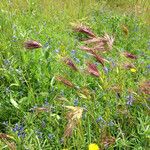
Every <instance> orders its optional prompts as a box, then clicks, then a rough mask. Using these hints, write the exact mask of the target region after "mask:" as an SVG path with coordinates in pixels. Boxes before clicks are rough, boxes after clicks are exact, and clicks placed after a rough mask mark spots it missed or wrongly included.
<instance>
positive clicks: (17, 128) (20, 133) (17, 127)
mask: <svg viewBox="0 0 150 150" xmlns="http://www.w3.org/2000/svg"><path fill="white" fill-rule="evenodd" d="M12 130H13V132H16V133H17V135H18V137H21V138H24V137H25V131H24V126H23V125H21V124H18V123H16V124H15V126H14V128H12Z"/></svg>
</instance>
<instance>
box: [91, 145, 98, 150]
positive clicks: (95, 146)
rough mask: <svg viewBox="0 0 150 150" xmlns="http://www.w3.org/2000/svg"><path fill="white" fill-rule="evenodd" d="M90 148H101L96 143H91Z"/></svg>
mask: <svg viewBox="0 0 150 150" xmlns="http://www.w3.org/2000/svg"><path fill="white" fill-rule="evenodd" d="M89 150H99V147H98V145H97V144H95V143H91V144H89Z"/></svg>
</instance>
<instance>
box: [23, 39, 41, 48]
mask: <svg viewBox="0 0 150 150" xmlns="http://www.w3.org/2000/svg"><path fill="white" fill-rule="evenodd" d="M24 47H25V48H26V49H37V48H41V47H42V44H41V43H39V42H37V41H33V40H29V41H26V42H24Z"/></svg>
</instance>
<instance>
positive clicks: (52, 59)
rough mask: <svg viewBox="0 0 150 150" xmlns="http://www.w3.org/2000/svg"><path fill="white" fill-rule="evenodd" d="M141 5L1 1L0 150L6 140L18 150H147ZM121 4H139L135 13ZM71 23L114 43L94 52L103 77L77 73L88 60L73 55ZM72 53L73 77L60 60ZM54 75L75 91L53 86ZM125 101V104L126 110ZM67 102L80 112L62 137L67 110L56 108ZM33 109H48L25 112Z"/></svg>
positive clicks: (75, 43)
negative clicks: (30, 46)
mask: <svg viewBox="0 0 150 150" xmlns="http://www.w3.org/2000/svg"><path fill="white" fill-rule="evenodd" d="M115 4H116V6H117V9H115V8H116V7H114V5H115ZM131 4H132V5H131ZM146 4H148V2H147V1H143V2H142V1H131V2H130V1H127V3H125V2H124V1H117V2H115V3H112V1H103V2H99V1H96V0H86V1H85V0H81V1H79V0H74V1H73V0H68V1H67V0H65V1H64V2H62V1H61V0H60V1H59V0H58V1H52V0H51V1H48V0H44V1H43V2H42V1H40V0H37V1H35V0H29V1H23V2H21V3H20V2H19V1H18V0H12V1H6V0H2V1H1V3H0V132H1V133H5V134H8V135H10V136H12V139H10V140H4V139H1V141H0V149H8V143H11V142H14V143H15V145H16V147H17V149H18V150H24V149H30V150H35V149H37V150H50V149H52V150H61V149H63V148H67V149H69V150H75V149H77V150H82V149H83V150H86V149H88V145H89V144H90V143H96V144H98V145H99V147H100V148H101V149H104V141H105V142H106V139H112V137H113V139H115V142H110V144H109V145H108V147H105V149H110V150H112V149H119V150H120V149H125V150H130V149H135V150H148V149H149V148H150V143H149V141H150V125H149V124H150V117H149V113H150V101H149V98H150V97H149V95H148V94H144V93H142V92H141V90H140V84H141V83H143V82H144V81H146V80H147V81H148V79H149V75H150V70H149V67H148V66H149V65H150V62H149V59H150V52H149V50H150V43H149V28H148V24H147V23H148V20H147V18H148V17H147V16H148V14H147V10H148V9H147V5H146ZM128 6H130V7H131V6H133V7H134V8H136V6H140V7H141V10H143V11H142V14H141V15H138V13H137V11H135V10H136V9H134V10H133V11H131V8H130V7H129V9H128ZM120 10H121V11H120ZM144 10H145V11H144ZM143 16H144V17H143ZM71 22H82V23H84V24H86V25H88V26H90V27H91V28H92V30H93V31H94V33H96V34H97V35H98V36H103V35H104V33H108V34H109V35H113V36H114V37H115V42H114V45H113V49H112V50H111V51H109V52H107V53H104V54H102V55H103V57H104V58H105V59H107V60H109V61H110V62H109V63H107V64H106V67H107V68H108V70H109V71H108V73H105V72H104V70H103V68H102V67H101V65H98V68H99V72H100V75H101V78H96V77H93V76H91V75H89V74H87V73H86V72H84V71H83V70H84V69H85V68H86V62H87V61H91V62H95V60H94V59H93V57H92V56H89V55H88V56H87V55H86V53H85V52H83V51H81V50H80V49H79V45H82V42H80V41H79V40H78V39H79V38H80V37H82V35H81V34H77V33H74V32H73V31H72V30H71V25H70V23H71ZM123 25H124V26H126V27H127V28H128V30H129V34H128V36H126V35H125V34H124V32H123V30H122V26H123ZM27 39H34V40H36V41H39V42H40V43H41V44H42V45H43V47H42V48H40V49H36V50H31V51H28V50H26V49H25V48H23V42H24V41H26V40H27ZM56 50H59V53H56ZM72 50H76V54H75V57H76V58H78V59H79V60H80V62H78V61H75V60H74V62H75V64H76V65H77V67H78V68H79V69H80V70H81V71H80V72H74V71H73V70H71V69H70V68H69V67H68V66H66V65H65V64H64V63H63V62H62V60H61V57H62V56H68V57H70V58H72V59H74V56H73V55H72V53H71V51H72ZM124 51H128V52H131V53H133V54H135V55H137V56H138V59H136V60H131V59H129V58H125V57H124V56H123V55H122V53H123V52H124ZM113 63H115V66H113ZM124 63H133V64H134V65H135V69H136V73H133V72H131V71H130V70H128V69H125V68H124V67H122V66H123V64H124ZM57 75H61V76H64V77H65V78H67V79H68V80H70V81H71V82H73V83H74V84H75V85H76V86H78V87H79V88H80V89H79V90H77V89H72V88H69V87H67V86H65V85H63V84H62V83H60V82H58V81H57V80H56V76H57ZM114 86H115V87H119V89H120V90H119V93H120V97H118V96H117V93H116V92H115V91H114V90H112V89H113V87H114ZM83 89H85V91H87V92H83ZM131 95H132V98H133V103H132V105H128V104H127V102H128V96H131ZM75 100H77V102H78V103H77V106H78V107H81V108H84V112H83V114H82V116H83V117H82V119H81V123H80V124H79V125H78V126H77V127H76V128H75V129H74V131H73V134H72V136H71V137H69V138H65V139H63V135H64V130H65V128H66V125H67V122H68V121H67V118H66V114H67V112H68V109H66V108H65V107H64V106H74V105H75ZM35 106H37V107H48V109H49V110H50V111H49V112H40V113H37V112H34V111H31V109H32V108H34V107H35ZM97 119H98V121H97ZM17 126H19V127H17ZM22 126H23V128H22ZM15 130H17V131H15ZM20 133H25V136H24V134H21V135H20Z"/></svg>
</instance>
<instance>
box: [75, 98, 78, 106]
mask: <svg viewBox="0 0 150 150" xmlns="http://www.w3.org/2000/svg"><path fill="white" fill-rule="evenodd" d="M78 103H79V101H78V98H77V99H75V100H74V106H78Z"/></svg>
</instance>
